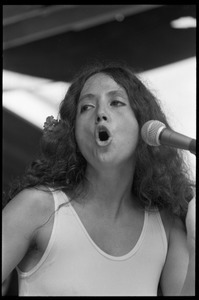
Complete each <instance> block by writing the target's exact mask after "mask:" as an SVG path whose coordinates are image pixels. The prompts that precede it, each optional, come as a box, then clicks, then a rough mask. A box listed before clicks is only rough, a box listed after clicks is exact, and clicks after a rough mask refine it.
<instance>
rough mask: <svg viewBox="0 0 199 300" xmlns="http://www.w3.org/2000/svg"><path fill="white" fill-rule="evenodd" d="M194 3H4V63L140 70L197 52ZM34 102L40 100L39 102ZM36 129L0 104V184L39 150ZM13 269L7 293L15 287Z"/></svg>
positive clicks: (54, 74)
mask: <svg viewBox="0 0 199 300" xmlns="http://www.w3.org/2000/svg"><path fill="white" fill-rule="evenodd" d="M183 16H192V17H194V18H195V17H196V6H195V5H3V68H4V69H5V70H10V71H14V72H19V73H22V74H28V75H32V76H39V77H43V78H47V79H51V80H54V81H64V82H71V80H72V78H73V76H74V74H75V73H76V72H77V71H78V70H79V68H81V67H82V66H83V65H85V64H86V63H90V62H91V61H95V60H96V59H103V60H114V61H115V60H119V61H123V62H125V63H127V64H129V65H130V66H131V67H133V68H134V69H135V71H136V72H143V71H146V70H150V69H154V68H157V67H160V66H164V65H167V64H170V63H173V62H176V61H180V60H183V59H186V58H189V57H193V56H196V29H195V28H188V29H174V28H172V27H171V25H170V22H171V21H172V20H175V19H178V18H180V17H183ZM38 109H39V108H38ZM40 137H41V130H39V129H38V128H37V127H35V126H34V125H32V124H31V123H30V122H28V121H25V120H24V119H22V118H20V117H19V116H17V115H15V114H13V113H12V112H10V111H8V110H6V109H4V108H3V191H4V192H7V190H8V188H9V184H10V182H11V180H12V179H13V178H15V177H16V176H20V175H21V174H22V173H23V171H24V169H25V167H26V166H27V164H28V163H30V162H31V160H32V159H33V158H34V157H35V153H37V151H38V144H39V139H40ZM16 293H17V285H16V274H15V273H14V275H13V278H12V281H11V286H10V289H9V291H8V294H10V295H12V294H16Z"/></svg>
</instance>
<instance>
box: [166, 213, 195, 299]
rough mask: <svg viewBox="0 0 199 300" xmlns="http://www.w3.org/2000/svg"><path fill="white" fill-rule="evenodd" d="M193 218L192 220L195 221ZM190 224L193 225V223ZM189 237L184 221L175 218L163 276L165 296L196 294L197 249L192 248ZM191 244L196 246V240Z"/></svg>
mask: <svg viewBox="0 0 199 300" xmlns="http://www.w3.org/2000/svg"><path fill="white" fill-rule="evenodd" d="M192 217H193V216H191V217H190V219H193V218H192ZM190 223H191V224H193V221H191V222H190ZM189 227H190V226H189ZM192 227H193V225H192ZM189 232H191V231H190V230H189ZM192 232H193V231H192ZM188 236H190V235H187V233H186V230H185V226H184V225H183V223H182V221H181V220H180V219H178V218H175V221H174V223H173V226H172V229H171V231H170V237H169V247H168V253H167V259H166V262H165V266H164V269H163V272H162V276H161V288H162V292H163V295H164V296H186V295H187V296H191V295H194V293H195V291H194V288H195V248H194V247H193V246H192V247H190V242H188ZM191 244H192V245H194V244H195V241H194V239H192V243H191Z"/></svg>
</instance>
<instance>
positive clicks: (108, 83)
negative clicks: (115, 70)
mask: <svg viewBox="0 0 199 300" xmlns="http://www.w3.org/2000/svg"><path fill="white" fill-rule="evenodd" d="M111 90H120V91H123V92H124V93H125V94H126V91H125V89H124V88H123V87H122V86H121V85H119V84H118V83H117V82H116V81H115V80H114V79H113V78H112V77H110V76H109V75H107V74H104V73H98V74H94V75H93V76H91V77H90V78H88V80H87V81H86V82H85V84H84V86H83V89H82V91H81V96H82V95H84V94H87V93H98V92H101V91H104V92H108V91H111Z"/></svg>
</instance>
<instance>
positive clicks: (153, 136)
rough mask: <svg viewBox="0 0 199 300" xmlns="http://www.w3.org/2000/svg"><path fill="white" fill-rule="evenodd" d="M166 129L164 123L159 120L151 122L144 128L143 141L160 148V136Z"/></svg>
mask: <svg viewBox="0 0 199 300" xmlns="http://www.w3.org/2000/svg"><path fill="white" fill-rule="evenodd" d="M164 128H166V126H165V124H164V123H162V122H160V121H157V120H150V121H148V122H146V123H145V124H144V125H143V126H142V129H141V136H142V139H143V140H144V142H145V143H147V144H148V145H150V146H160V141H159V135H160V133H161V132H162V130H163V129H164Z"/></svg>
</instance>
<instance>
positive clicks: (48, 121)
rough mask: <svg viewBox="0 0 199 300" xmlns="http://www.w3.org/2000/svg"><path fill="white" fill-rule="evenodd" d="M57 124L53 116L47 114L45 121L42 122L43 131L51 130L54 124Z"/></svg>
mask: <svg viewBox="0 0 199 300" xmlns="http://www.w3.org/2000/svg"><path fill="white" fill-rule="evenodd" d="M58 124H59V121H58V120H57V119H55V118H54V117H53V116H49V117H47V118H46V122H45V123H44V126H43V127H44V132H45V133H46V132H49V131H53V130H54V128H55V126H56V125H58Z"/></svg>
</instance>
